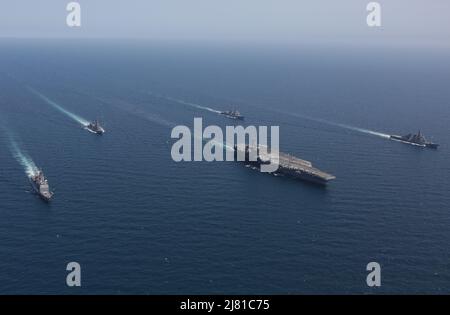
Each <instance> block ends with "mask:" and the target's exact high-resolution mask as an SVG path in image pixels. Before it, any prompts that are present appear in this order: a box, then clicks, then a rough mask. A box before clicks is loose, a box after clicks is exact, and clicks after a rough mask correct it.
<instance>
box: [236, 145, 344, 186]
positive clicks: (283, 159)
mask: <svg viewBox="0 0 450 315" xmlns="http://www.w3.org/2000/svg"><path fill="white" fill-rule="evenodd" d="M260 148H261V146H260V145H258V146H255V145H235V146H234V150H235V159H236V160H237V155H238V152H239V151H241V152H245V153H244V154H245V161H243V162H244V163H246V164H248V165H253V166H256V167H261V165H262V164H269V163H270V161H273V160H274V159H275V157H274V156H273V155H272V153H267V147H265V150H260ZM252 150H256V161H250V151H252ZM278 164H279V166H278V170H276V171H275V172H273V173H274V174H276V175H278V174H281V175H285V176H288V177H291V178H294V179H300V180H304V181H307V182H310V183H314V184H319V185H326V184H327V183H328V182H329V181H331V180H333V179H336V177H335V176H334V175H331V174H328V173H325V172H323V171H321V170H319V169H317V168H315V167H313V165H312V163H311V162H309V161H306V160H302V159H300V158H298V157H295V156H292V155H290V154H287V153H282V152H279V153H278Z"/></svg>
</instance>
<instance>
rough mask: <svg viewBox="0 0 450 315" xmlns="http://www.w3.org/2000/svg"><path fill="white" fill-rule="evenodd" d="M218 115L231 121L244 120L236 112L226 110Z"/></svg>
mask: <svg viewBox="0 0 450 315" xmlns="http://www.w3.org/2000/svg"><path fill="white" fill-rule="evenodd" d="M220 114H221V115H224V116H225V117H228V118H231V119H236V120H244V116H242V115H241V113H239V112H238V111H237V110H227V111H224V112H220Z"/></svg>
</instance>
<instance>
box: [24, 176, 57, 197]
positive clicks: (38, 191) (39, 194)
mask: <svg viewBox="0 0 450 315" xmlns="http://www.w3.org/2000/svg"><path fill="white" fill-rule="evenodd" d="M29 182H30V185H31V188H33V191H34V192H35V193H36V194H37V195H38V196H39V197H40V198H41V199H42V200H44V201H45V202H50V200H51V198H52V197H51V196H46V195H44V194H42V193H41V191H40V190H39V186H38V185H37V184H36V183H35V182H34V181H33V180H32V179H31V178H29Z"/></svg>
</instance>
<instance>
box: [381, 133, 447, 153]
mask: <svg viewBox="0 0 450 315" xmlns="http://www.w3.org/2000/svg"><path fill="white" fill-rule="evenodd" d="M390 139H391V140H394V141H399V142H402V143H406V144H411V145H415V146H419V147H423V148H430V149H437V148H438V147H439V144H437V143H433V142H430V141H428V140H427V139H426V138H425V137H424V136H423V135H422V133H421V132H420V130H419V132H418V133H417V134H415V135H413V134H411V133H410V134H407V135H405V136H396V135H391V136H390Z"/></svg>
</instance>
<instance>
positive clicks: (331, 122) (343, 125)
mask: <svg viewBox="0 0 450 315" xmlns="http://www.w3.org/2000/svg"><path fill="white" fill-rule="evenodd" d="M286 114H290V115H292V116H296V117H300V118H304V119H308V120H311V121H315V122H320V123H323V124H327V125H330V126H335V127H340V128H344V129H348V130H352V131H357V132H360V133H365V134H369V135H372V136H377V137H381V138H384V139H389V138H390V137H391V136H390V135H388V134H386V133H382V132H378V131H374V130H370V129H365V128H359V127H355V126H350V125H347V124H341V123H337V122H333V121H329V120H326V119H321V118H314V117H311V116H306V115H301V114H296V113H286Z"/></svg>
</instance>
